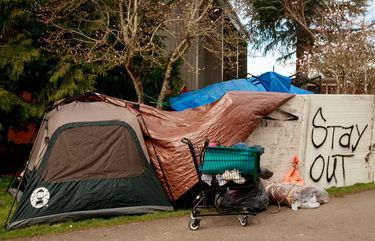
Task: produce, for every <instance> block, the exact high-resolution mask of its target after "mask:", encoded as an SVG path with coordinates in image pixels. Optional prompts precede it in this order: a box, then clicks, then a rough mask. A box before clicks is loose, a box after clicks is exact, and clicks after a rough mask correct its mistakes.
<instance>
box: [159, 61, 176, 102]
mask: <svg viewBox="0 0 375 241" xmlns="http://www.w3.org/2000/svg"><path fill="white" fill-rule="evenodd" d="M172 69H173V61H172V60H171V59H169V61H168V65H167V68H166V70H165V73H164V76H163V85H162V87H161V90H160V93H159V96H158V103H157V105H156V108H157V109H162V108H163V106H162V103H163V102H164V100H165V97H166V96H167V93H168V91H169V81H170V79H171V74H172Z"/></svg>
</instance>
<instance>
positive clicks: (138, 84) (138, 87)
mask: <svg viewBox="0 0 375 241" xmlns="http://www.w3.org/2000/svg"><path fill="white" fill-rule="evenodd" d="M124 67H125V69H126V72H127V73H128V74H129V76H130V78H131V80H132V82H133V86H134V89H135V93H136V94H137V98H138V103H143V102H144V98H143V97H144V95H143V85H142V81H141V78H139V77H138V76H137V75H136V74H135V73H133V71H132V70H131V69H130V68H129V67H128V66H127V65H124Z"/></svg>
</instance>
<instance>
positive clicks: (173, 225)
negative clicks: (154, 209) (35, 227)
mask: <svg viewBox="0 0 375 241" xmlns="http://www.w3.org/2000/svg"><path fill="white" fill-rule="evenodd" d="M275 211H277V207H276V206H271V207H270V210H267V211H265V212H262V213H259V214H258V215H257V216H256V217H253V216H251V217H249V223H248V225H247V226H245V227H242V226H241V225H240V224H239V222H238V221H237V217H236V216H219V217H203V218H202V220H201V225H200V228H199V229H198V230H196V231H191V230H189V228H188V221H189V218H188V217H179V218H165V219H160V220H155V221H149V222H141V223H132V224H126V225H120V226H113V227H106V228H97V229H90V230H84V231H78V232H71V233H64V234H57V235H46V236H38V237H34V238H27V239H18V240H22V241H50V240H55V241H60V240H64V241H83V240H90V241H96V240H97V241H104V240H105V241H123V240H126V241H132V240H134V241H135V240H137V241H139V240H152V241H158V240H163V241H168V240H170V241H176V240H205V241H210V240H212V241H220V240H226V241H241V240H246V241H249V240H257V241H259V240H314V241H316V240H320V241H321V240H330V241H335V240H351V241H353V240H375V190H371V191H365V192H361V193H357V194H352V195H345V196H344V197H336V198H332V199H331V200H330V202H329V203H328V204H325V205H323V206H321V207H320V208H318V209H300V210H298V211H292V210H291V209H289V208H281V210H280V212H277V213H275Z"/></svg>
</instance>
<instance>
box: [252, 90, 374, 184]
mask: <svg viewBox="0 0 375 241" xmlns="http://www.w3.org/2000/svg"><path fill="white" fill-rule="evenodd" d="M373 142H374V96H365V95H360V96H358V95H305V96H303V95H299V96H295V97H294V98H292V99H291V100H290V101H288V102H287V103H285V104H284V105H283V106H281V108H280V109H279V110H277V111H275V112H274V113H272V114H271V115H270V116H269V118H267V119H265V120H264V121H263V123H262V124H261V125H259V126H258V128H257V129H256V130H255V132H253V133H252V134H251V135H250V136H249V138H248V140H247V143H248V144H258V145H262V146H263V147H265V153H264V154H263V155H262V157H261V166H264V167H268V168H269V169H270V170H272V171H273V172H274V176H273V178H272V181H276V182H279V181H281V180H282V177H283V176H284V175H285V174H286V173H287V172H288V170H289V169H290V168H291V167H292V163H291V158H292V156H293V155H298V157H299V173H300V174H301V175H302V177H303V179H304V180H305V183H306V184H307V185H318V186H321V187H331V186H348V185H352V184H355V183H364V182H372V181H374V178H375V177H374V176H375V174H374V173H375V172H374V168H375V161H374V157H373V148H374V144H373Z"/></svg>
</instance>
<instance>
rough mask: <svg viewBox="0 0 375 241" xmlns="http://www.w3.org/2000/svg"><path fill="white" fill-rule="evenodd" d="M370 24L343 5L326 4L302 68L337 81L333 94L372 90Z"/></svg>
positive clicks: (373, 49)
mask: <svg viewBox="0 0 375 241" xmlns="http://www.w3.org/2000/svg"><path fill="white" fill-rule="evenodd" d="M373 27H374V26H373V23H369V22H366V21H365V16H361V15H354V16H353V15H352V14H351V13H350V9H349V8H347V7H345V6H340V5H337V4H332V5H329V6H327V8H326V11H325V14H324V18H322V19H321V22H317V23H316V24H315V29H314V32H315V33H314V38H315V41H314V45H313V47H312V49H311V50H310V51H309V52H306V53H305V57H304V60H303V63H302V65H303V67H304V68H306V69H309V71H310V72H312V71H315V72H317V73H319V74H322V75H324V76H325V77H327V78H334V79H335V81H336V85H337V88H336V93H344V94H357V93H365V94H368V93H371V94H372V93H374V89H373V86H374V82H375V77H374V76H373V75H371V74H370V73H373V71H374V68H375V47H374V42H373V41H374V36H375V35H374V34H375V32H374V28H373Z"/></svg>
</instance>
